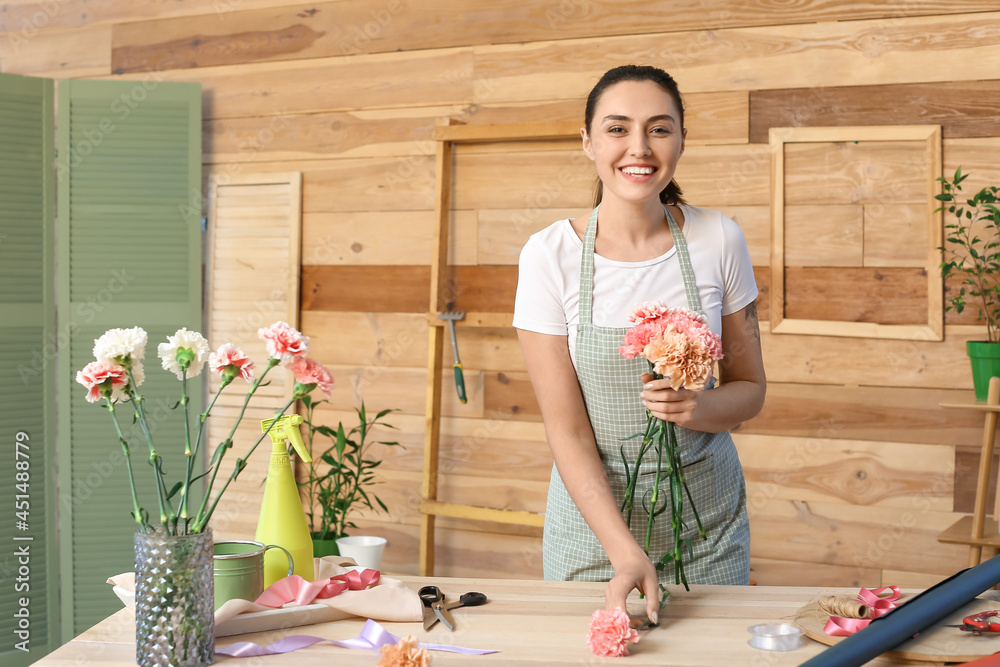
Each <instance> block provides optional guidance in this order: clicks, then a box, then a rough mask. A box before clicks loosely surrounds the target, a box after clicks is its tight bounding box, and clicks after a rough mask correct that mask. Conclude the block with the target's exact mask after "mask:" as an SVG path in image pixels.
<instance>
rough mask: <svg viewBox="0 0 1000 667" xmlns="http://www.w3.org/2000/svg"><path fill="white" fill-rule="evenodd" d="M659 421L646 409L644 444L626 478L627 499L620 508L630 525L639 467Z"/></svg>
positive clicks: (640, 447) (626, 522)
mask: <svg viewBox="0 0 1000 667" xmlns="http://www.w3.org/2000/svg"><path fill="white" fill-rule="evenodd" d="M658 421H659V420H657V419H653V417H652V415H651V414H650V413H649V410H646V432H645V433H644V434H643V436H642V444H641V445H640V446H639V453H638V454H637V455H636V457H635V469H634V471H633V473H632V474H631V475H629V476H628V478H627V480H626V483H625V499H624V500H623V501H622V506H621V508H620V510H619V511H623V512H625V524H626V525H629V526H631V525H632V509H633V508H634V507H635V486H636V483H637V482H638V481H639V467H640V465H641V464H642V459H643V457H645V456H646V452H648V451H649V448H650V447H651V446H652V444H653V438H654V437H655V435H656V429H657V427H658V424H657V422H658Z"/></svg>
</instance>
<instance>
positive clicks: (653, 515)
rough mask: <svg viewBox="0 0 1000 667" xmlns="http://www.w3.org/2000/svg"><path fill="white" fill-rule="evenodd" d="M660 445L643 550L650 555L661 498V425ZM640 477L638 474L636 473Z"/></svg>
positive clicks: (661, 428) (657, 449)
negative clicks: (650, 544)
mask: <svg viewBox="0 0 1000 667" xmlns="http://www.w3.org/2000/svg"><path fill="white" fill-rule="evenodd" d="M667 426H669V427H671V429H672V428H673V424H672V423H668V424H667ZM658 440H660V442H659V445H660V446H659V447H657V448H656V481H654V482H653V493H652V495H651V496H650V499H649V513H648V514H647V519H646V542H645V543H644V544H643V546H642V550H643V551H645V552H646V555H647V556H648V555H649V540H650V538H651V537H652V536H653V519H654V518H656V503H657V501H658V500H659V499H660V471H661V470H662V469H663V465H662V464H663V450H664V447H663V427H662V426H661V427H660V433H659V438H658ZM636 477H638V475H636Z"/></svg>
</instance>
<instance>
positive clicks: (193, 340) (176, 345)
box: [156, 329, 210, 380]
mask: <svg viewBox="0 0 1000 667" xmlns="http://www.w3.org/2000/svg"><path fill="white" fill-rule="evenodd" d="M182 349H187V350H190V351H191V353H192V354H193V359H192V360H191V365H190V366H188V369H187V376H188V377H189V378H193V377H196V376H198V375H199V374H201V369H202V367H203V366H204V365H205V361H207V360H208V355H209V352H210V350H209V347H208V341H207V340H205V337H204V336H202V335H201V334H200V333H198V332H197V331H188V330H187V329H178V330H177V333H175V334H174V335H173V336H167V342H166V343H160V344H159V346H157V348H156V353H157V355H159V357H160V359H161V360H162V361H163V370H167V371H170V372H171V373H173V374H174V375H176V376H177V379H178V380H182V379H184V373H183V371H181V366H180V364H179V363H178V362H177V352H178V350H182Z"/></svg>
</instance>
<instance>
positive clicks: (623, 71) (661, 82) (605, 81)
mask: <svg viewBox="0 0 1000 667" xmlns="http://www.w3.org/2000/svg"><path fill="white" fill-rule="evenodd" d="M621 81H652V82H653V83H655V84H657V85H658V86H659V87H660V88H662V89H663V90H664V91H665V92H666V93H668V94H669V95H670V96H671V97H673V98H674V102H676V103H677V108H678V109H679V110H680V114H681V118H680V123H681V131H683V130H684V102H683V100H681V92H680V90H678V89H677V82H676V81H674V78H673V77H672V76H670V75H669V74H667V73H666V72H664V71H663V70H662V69H659V68H658V67H650V66H649V65H622V66H620V67H615V68H614V69H610V70H608V71H607V72H605V73H604V76H602V77H601V80H600V81H598V82H597V85H596V86H594V89H593V90H591V91H590V95H588V96H587V108H586V111H585V112H584V115H583V122H584V126H585V127H586V128H587V134H588V135H589V134H590V124H591V123H592V122H593V121H594V110H595V109H597V103H598V101H600V99H601V95H603V94H604V91H605V90H607V89H608V87H609V86H613V85H615V84H616V83H619V82H621ZM595 190H596V192H595V195H594V206H597V205H598V204H600V203H601V195H602V194H603V193H604V185H603V183H601V179H600V178H598V179H597V185H596V186H595ZM683 194H684V193H683V192H681V188H680V186H679V185H677V181H675V180H673V179H671V181H670V183H669V184H668V185H667V187H665V188H664V189H663V192H661V193H660V201H661V202H663V203H664V204H671V205H674V206H680V205H682V204H686V203H687V202H686V201H684V198H683V197H682V196H681V195H683Z"/></svg>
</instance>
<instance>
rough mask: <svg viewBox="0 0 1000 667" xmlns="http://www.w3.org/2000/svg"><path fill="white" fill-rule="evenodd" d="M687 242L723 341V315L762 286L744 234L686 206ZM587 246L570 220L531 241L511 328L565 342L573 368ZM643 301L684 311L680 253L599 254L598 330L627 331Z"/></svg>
mask: <svg viewBox="0 0 1000 667" xmlns="http://www.w3.org/2000/svg"><path fill="white" fill-rule="evenodd" d="M681 209H682V210H683V212H684V227H683V232H684V238H685V239H686V240H687V245H688V252H689V254H690V256H691V266H692V268H693V269H694V274H695V278H696V280H697V282H698V294H699V295H700V296H701V305H702V309H703V310H704V312H705V315H706V316H707V317H708V326H709V327H710V328H711V329H712V331H714V332H715V333H717V334H719V335H720V336H721V335H722V316H723V315H731V314H732V313H735V312H738V311H740V310H742V309H743V308H745V307H746V306H747V304H749V303H750V302H751V301H753V300H754V299H756V298H757V283H756V282H755V281H754V277H753V265H752V264H751V263H750V252H749V251H748V250H747V242H746V238H745V237H744V236H743V230H741V229H740V228H739V225H737V224H736V223H735V222H734V221H733V220H731V219H729V218H727V217H726V216H724V215H722V214H721V213H719V212H718V211H710V210H707V209H703V208H698V207H696V206H682V207H681ZM582 253H583V241H581V240H580V237H579V236H577V235H576V232H575V231H574V230H573V226H572V225H571V224H570V222H569V219H565V220H559V221H557V222H554V223H553V224H551V225H549V226H548V227H546V228H545V229H543V230H542V231H540V232H538V233H536V234H533V235H532V236H531V238H529V239H528V242H527V243H526V244H525V245H524V248H522V249H521V258H520V260H519V262H518V278H517V295H516V297H515V300H514V326H515V327H516V328H518V329H524V330H526V331H534V332H537V333H543V334H551V335H554V336H568V342H569V351H570V356H571V358H573V361H574V363H575V361H576V357H575V351H576V331H577V327H578V324H579V318H580V260H581V255H582ZM642 301H661V302H663V303H665V304H667V305H668V306H673V307H678V306H682V307H685V308H686V307H687V305H688V303H687V296H686V294H685V292H684V279H683V278H682V277H681V269H680V262H679V260H678V258H677V249H676V247H672V248H671V249H670V250H668V251H667V252H666V253H665V254H663V255H661V256H659V257H654V258H653V259H648V260H645V261H642V262H619V261H615V260H611V259H607V258H606V257H601V256H600V255H598V254H596V253H595V254H594V307H593V323H594V324H595V325H596V326H600V327H616V328H617V327H628V326H631V323H630V322H629V321H628V315H629V313H630V312H631V311H632V309H633V307H635V305H636V304H638V303H640V302H642Z"/></svg>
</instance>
